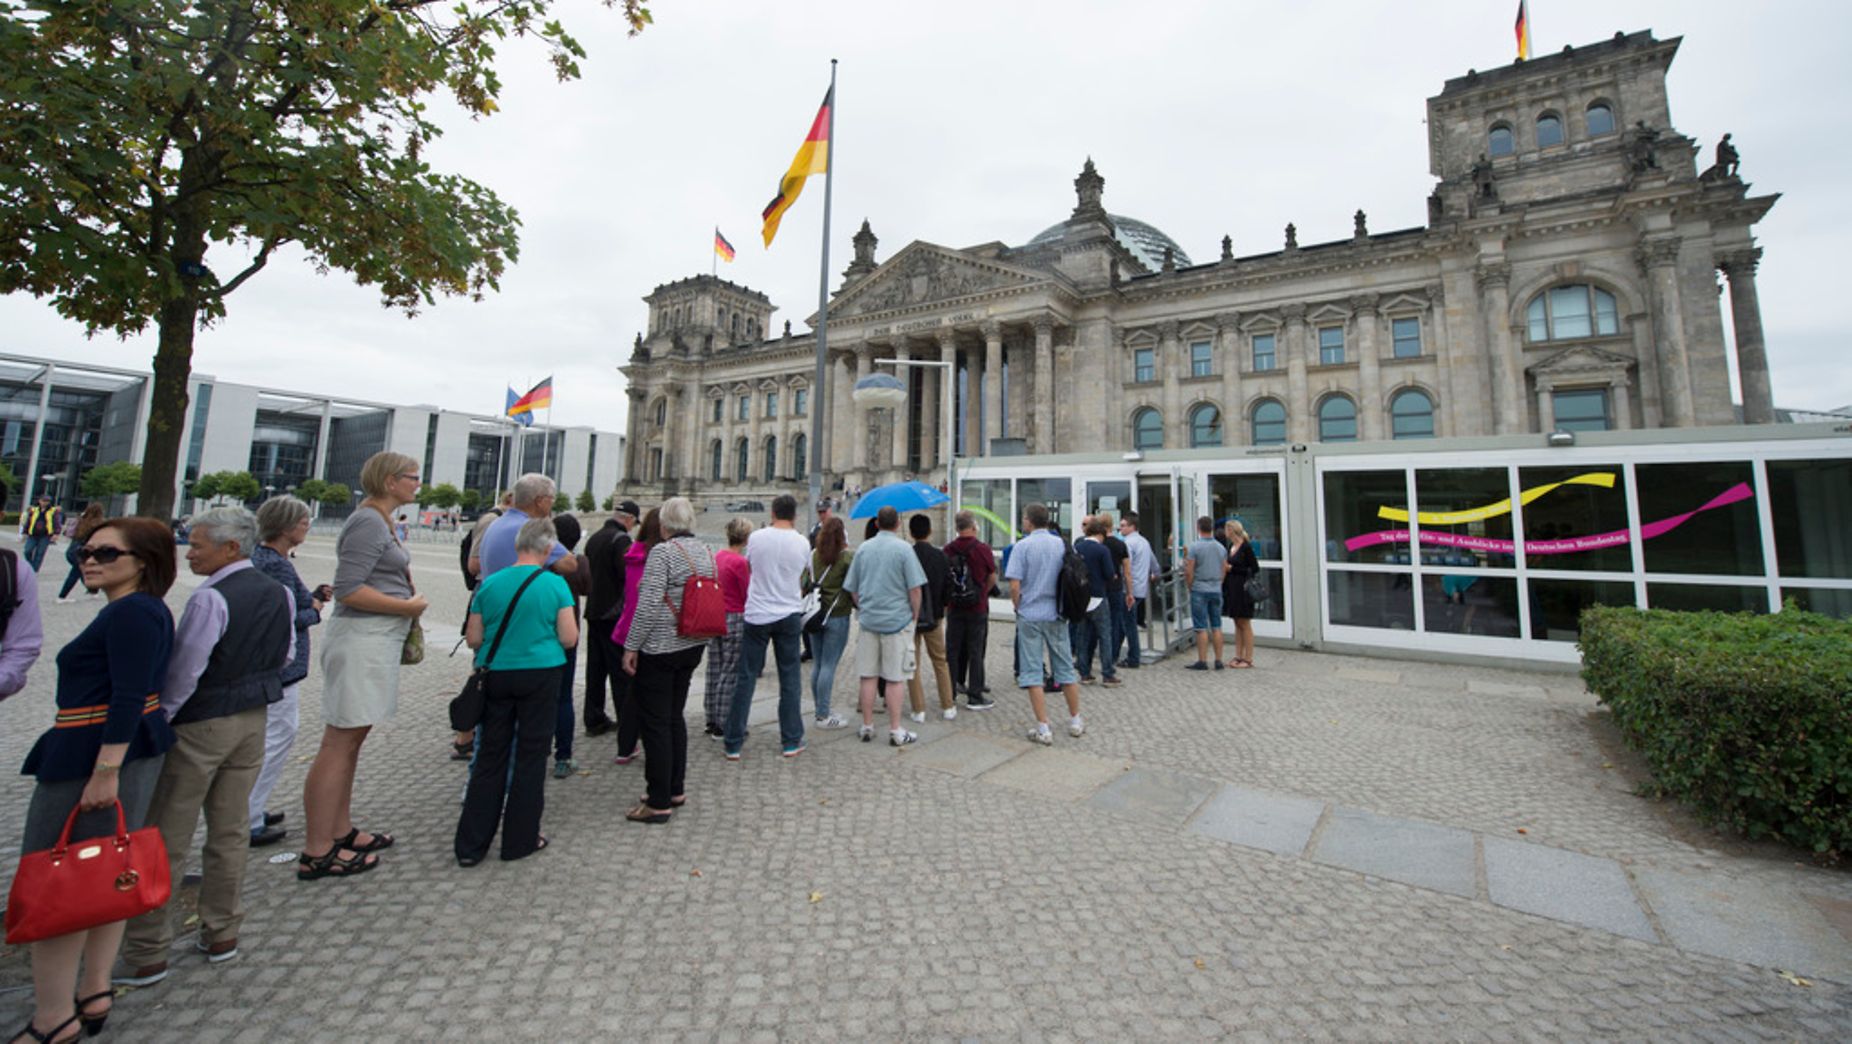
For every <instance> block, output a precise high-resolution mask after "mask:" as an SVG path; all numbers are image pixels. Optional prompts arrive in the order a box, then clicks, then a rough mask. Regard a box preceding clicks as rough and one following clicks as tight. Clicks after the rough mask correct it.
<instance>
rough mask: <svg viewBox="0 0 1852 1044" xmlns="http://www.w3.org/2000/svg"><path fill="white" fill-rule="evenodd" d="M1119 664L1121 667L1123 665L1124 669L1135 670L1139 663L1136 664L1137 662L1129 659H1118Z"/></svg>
mask: <svg viewBox="0 0 1852 1044" xmlns="http://www.w3.org/2000/svg"><path fill="white" fill-rule="evenodd" d="M1119 666H1121V667H1124V668H1125V669H1126V670H1129V671H1135V670H1137V669H1138V667H1139V665H1138V664H1136V663H1133V662H1132V661H1130V660H1120V661H1119Z"/></svg>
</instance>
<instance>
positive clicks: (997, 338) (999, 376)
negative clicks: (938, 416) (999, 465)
mask: <svg viewBox="0 0 1852 1044" xmlns="http://www.w3.org/2000/svg"><path fill="white" fill-rule="evenodd" d="M981 330H982V332H983V334H984V423H983V426H982V427H981V428H980V429H979V430H980V431H981V432H982V436H981V439H980V445H979V446H978V447H977V448H976V452H975V453H973V456H981V457H988V456H990V440H991V439H1000V438H1003V437H1004V431H1003V324H1002V323H999V322H996V321H995V320H992V321H989V322H986V323H985V324H984V325H983V327H982V328H981Z"/></svg>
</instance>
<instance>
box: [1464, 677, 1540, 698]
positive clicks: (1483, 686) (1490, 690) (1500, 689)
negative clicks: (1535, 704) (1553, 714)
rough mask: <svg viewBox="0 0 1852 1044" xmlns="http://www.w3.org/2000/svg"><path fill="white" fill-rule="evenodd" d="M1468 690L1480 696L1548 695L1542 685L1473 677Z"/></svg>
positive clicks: (1467, 686)
mask: <svg viewBox="0 0 1852 1044" xmlns="http://www.w3.org/2000/svg"><path fill="white" fill-rule="evenodd" d="M1466 691H1467V692H1470V693H1473V694H1475V695H1479V696H1543V695H1546V693H1545V692H1544V688H1543V686H1541V685H1509V684H1506V683H1504V682H1490V681H1481V680H1479V679H1478V678H1473V679H1471V680H1469V681H1467V683H1466Z"/></svg>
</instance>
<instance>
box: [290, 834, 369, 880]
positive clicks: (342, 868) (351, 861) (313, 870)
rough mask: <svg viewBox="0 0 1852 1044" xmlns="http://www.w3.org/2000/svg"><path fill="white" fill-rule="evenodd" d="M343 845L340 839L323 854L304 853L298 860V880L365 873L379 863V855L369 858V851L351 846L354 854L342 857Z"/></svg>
mask: <svg viewBox="0 0 1852 1044" xmlns="http://www.w3.org/2000/svg"><path fill="white" fill-rule="evenodd" d="M343 847H344V846H343V845H342V844H341V843H340V842H339V841H336V842H335V843H334V844H333V845H331V846H329V848H328V851H326V852H323V853H322V854H321V855H318V856H312V855H310V854H308V853H307V852H304V853H302V856H301V858H299V859H297V860H296V880H298V881H314V880H316V879H318V878H323V877H352V876H354V875H355V874H364V873H366V872H367V871H368V870H371V869H373V868H374V867H376V866H378V865H379V857H378V856H372V857H371V858H369V857H368V855H367V853H365V852H360V851H356V850H354V849H351V848H350V849H348V851H351V852H353V853H354V854H353V855H352V856H351V857H349V858H347V859H342V858H341V857H340V855H339V854H338V853H339V852H340V851H341V849H342V848H343Z"/></svg>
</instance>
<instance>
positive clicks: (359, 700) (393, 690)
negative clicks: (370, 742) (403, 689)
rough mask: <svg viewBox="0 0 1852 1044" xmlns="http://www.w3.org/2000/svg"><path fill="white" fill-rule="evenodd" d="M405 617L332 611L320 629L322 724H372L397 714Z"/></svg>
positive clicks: (343, 726)
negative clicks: (400, 653)
mask: <svg viewBox="0 0 1852 1044" xmlns="http://www.w3.org/2000/svg"><path fill="white" fill-rule="evenodd" d="M411 626H412V618H411V617H409V616H380V615H377V614H374V613H364V614H348V613H344V612H337V613H335V614H334V618H333V619H331V620H329V621H328V622H327V623H326V624H324V625H323V626H322V637H321V646H322V722H323V723H324V724H328V725H333V726H334V727H336V728H341V729H357V728H362V727H364V726H368V725H378V724H379V723H380V722H382V721H386V720H387V719H389V718H391V717H392V716H393V715H394V714H395V713H397V712H398V709H399V651H400V650H401V649H402V648H404V645H405V632H406V631H409V630H411Z"/></svg>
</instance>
